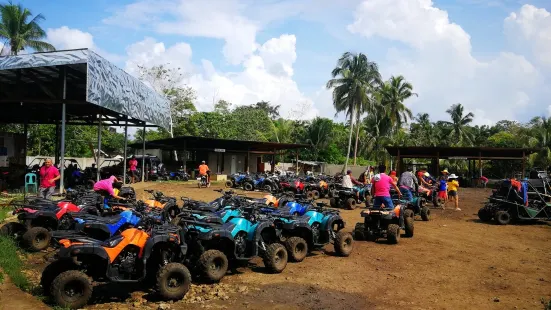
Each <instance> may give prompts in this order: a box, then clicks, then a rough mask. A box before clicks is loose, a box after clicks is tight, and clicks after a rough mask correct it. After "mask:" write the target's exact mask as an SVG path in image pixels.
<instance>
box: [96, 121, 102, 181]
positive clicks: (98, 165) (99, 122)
mask: <svg viewBox="0 0 551 310" xmlns="http://www.w3.org/2000/svg"><path fill="white" fill-rule="evenodd" d="M96 158H97V160H98V162H97V163H96V168H97V169H98V173H97V176H96V181H99V177H100V168H101V167H100V165H101V112H100V114H99V117H98V156H96Z"/></svg>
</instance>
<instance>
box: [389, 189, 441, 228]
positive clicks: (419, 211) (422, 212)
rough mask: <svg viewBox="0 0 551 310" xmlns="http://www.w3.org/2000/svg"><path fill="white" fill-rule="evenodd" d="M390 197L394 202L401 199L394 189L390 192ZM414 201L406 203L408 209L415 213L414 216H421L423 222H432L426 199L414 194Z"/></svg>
mask: <svg viewBox="0 0 551 310" xmlns="http://www.w3.org/2000/svg"><path fill="white" fill-rule="evenodd" d="M390 195H391V196H392V200H393V201H398V200H399V199H400V197H399V195H398V194H397V193H396V191H395V190H394V189H391V190H390ZM412 196H413V199H412V200H411V201H405V203H406V209H408V210H411V211H413V215H414V216H416V215H418V216H420V217H421V219H422V220H423V221H430V213H431V211H430V208H429V207H428V206H427V205H426V200H425V198H423V197H421V196H420V195H418V194H415V193H412Z"/></svg>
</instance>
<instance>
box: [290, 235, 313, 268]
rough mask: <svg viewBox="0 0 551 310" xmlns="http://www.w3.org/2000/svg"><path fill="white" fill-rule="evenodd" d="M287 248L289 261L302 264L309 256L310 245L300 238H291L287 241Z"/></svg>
mask: <svg viewBox="0 0 551 310" xmlns="http://www.w3.org/2000/svg"><path fill="white" fill-rule="evenodd" d="M285 248H286V249H287V254H288V257H289V260H290V261H292V262H296V263H299V262H302V261H303V260H304V259H305V258H306V255H308V243H307V242H306V240H304V239H302V238H300V237H291V238H289V239H287V240H285Z"/></svg>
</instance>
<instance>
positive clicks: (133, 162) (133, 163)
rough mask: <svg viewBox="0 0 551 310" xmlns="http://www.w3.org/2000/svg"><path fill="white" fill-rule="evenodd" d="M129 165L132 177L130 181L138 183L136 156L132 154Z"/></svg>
mask: <svg viewBox="0 0 551 310" xmlns="http://www.w3.org/2000/svg"><path fill="white" fill-rule="evenodd" d="M128 167H130V168H129V170H130V177H131V179H132V180H131V182H130V183H136V178H137V177H138V174H137V173H136V168H137V167H138V161H137V160H136V156H132V158H130V160H129V161H128Z"/></svg>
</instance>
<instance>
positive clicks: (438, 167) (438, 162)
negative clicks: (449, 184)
mask: <svg viewBox="0 0 551 310" xmlns="http://www.w3.org/2000/svg"><path fill="white" fill-rule="evenodd" d="M438 175H440V151H438V152H436V174H435V176H438Z"/></svg>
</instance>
